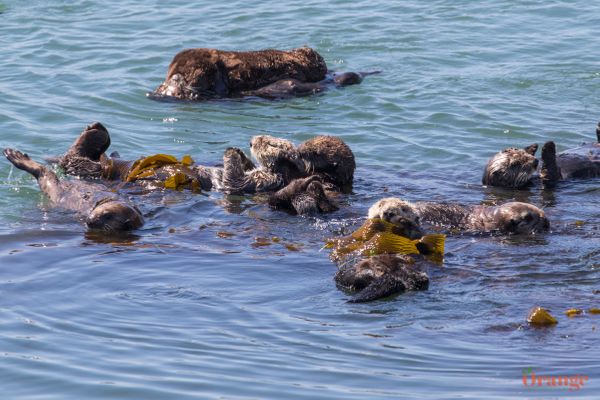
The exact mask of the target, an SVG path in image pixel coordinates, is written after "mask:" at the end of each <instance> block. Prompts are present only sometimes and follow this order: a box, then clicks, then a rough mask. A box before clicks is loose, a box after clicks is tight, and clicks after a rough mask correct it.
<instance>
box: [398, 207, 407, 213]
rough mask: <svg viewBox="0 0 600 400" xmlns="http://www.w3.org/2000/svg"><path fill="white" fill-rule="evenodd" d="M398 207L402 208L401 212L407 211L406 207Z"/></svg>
mask: <svg viewBox="0 0 600 400" xmlns="http://www.w3.org/2000/svg"><path fill="white" fill-rule="evenodd" d="M400 209H401V210H402V212H407V211H408V208H406V207H401V208H400Z"/></svg>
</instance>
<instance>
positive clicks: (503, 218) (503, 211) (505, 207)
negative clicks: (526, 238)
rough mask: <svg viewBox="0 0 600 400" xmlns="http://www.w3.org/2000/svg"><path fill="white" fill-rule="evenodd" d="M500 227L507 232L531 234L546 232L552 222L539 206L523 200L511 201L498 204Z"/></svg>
mask: <svg viewBox="0 0 600 400" xmlns="http://www.w3.org/2000/svg"><path fill="white" fill-rule="evenodd" d="M498 213H499V218H500V221H499V222H500V223H499V228H500V230H501V231H503V232H506V233H517V234H530V233H540V232H545V231H547V230H548V229H550V223H549V222H548V218H546V215H545V214H544V212H543V211H542V210H541V209H539V208H538V207H536V206H534V205H532V204H528V203H521V202H517V201H514V202H510V203H506V204H502V205H500V206H498Z"/></svg>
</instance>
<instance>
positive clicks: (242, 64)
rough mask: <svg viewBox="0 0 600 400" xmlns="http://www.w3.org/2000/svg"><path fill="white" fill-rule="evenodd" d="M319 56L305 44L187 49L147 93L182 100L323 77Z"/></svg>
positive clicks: (311, 80)
mask: <svg viewBox="0 0 600 400" xmlns="http://www.w3.org/2000/svg"><path fill="white" fill-rule="evenodd" d="M326 73H327V66H326V65H325V61H324V60H323V57H321V55H319V53H317V52H316V51H314V50H313V49H311V48H309V47H302V48H299V49H294V50H290V51H281V50H273V49H268V50H260V51H222V50H216V49H188V50H183V51H181V52H179V53H178V54H177V55H175V57H174V58H173V61H171V64H170V65H169V70H168V71H167V76H166V78H165V81H164V82H163V83H162V84H161V85H160V86H159V87H158V88H157V89H156V90H155V91H154V92H153V93H152V94H151V96H152V97H160V96H169V97H173V98H177V99H182V100H203V99H208V98H213V97H233V96H239V95H241V94H242V92H244V91H251V90H256V89H260V88H262V87H264V86H267V85H270V84H272V83H275V82H277V81H279V80H281V79H296V80H298V81H300V82H318V81H321V80H323V79H325V75H326Z"/></svg>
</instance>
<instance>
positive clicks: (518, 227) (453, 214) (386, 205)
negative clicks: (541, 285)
mask: <svg viewBox="0 0 600 400" xmlns="http://www.w3.org/2000/svg"><path fill="white" fill-rule="evenodd" d="M413 215H414V216H417V217H418V218H419V219H416V220H415V218H414V217H411V216H413ZM368 217H369V218H381V219H383V220H386V221H388V222H392V223H394V221H395V220H396V219H397V218H406V219H413V220H415V223H416V224H418V223H419V221H426V222H428V223H430V224H433V225H441V226H444V227H447V228H449V229H460V230H466V231H472V232H493V231H497V232H500V233H514V234H531V233H538V232H544V231H547V230H548V229H550V223H549V222H548V219H547V218H546V215H545V214H544V212H543V211H542V210H541V209H539V208H538V207H536V206H534V205H532V204H528V203H521V202H516V201H515V202H508V203H504V204H501V205H497V206H484V205H477V206H463V205H460V204H451V203H430V202H417V203H409V202H408V201H405V200H401V199H398V198H394V197H390V198H386V199H382V200H379V201H378V202H377V203H375V204H374V205H373V206H371V208H370V209H369V215H368Z"/></svg>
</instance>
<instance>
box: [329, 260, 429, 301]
mask: <svg viewBox="0 0 600 400" xmlns="http://www.w3.org/2000/svg"><path fill="white" fill-rule="evenodd" d="M417 262H418V264H417ZM427 263H428V261H427V260H426V259H424V258H415V257H414V256H408V255H402V254H382V255H378V256H373V257H368V258H364V259H361V260H360V261H358V262H357V263H356V264H353V265H351V264H348V265H344V266H342V267H341V268H340V269H339V270H338V272H337V273H336V274H335V278H334V279H335V282H336V284H337V285H338V286H339V287H340V288H342V289H344V290H348V291H352V292H359V293H358V294H357V295H356V296H355V297H354V298H353V299H351V300H349V302H350V303H364V302H367V301H373V300H378V299H381V298H384V297H388V296H391V295H394V294H398V293H402V292H405V291H415V290H427V289H428V288H429V277H428V276H427V274H426V273H425V272H424V271H422V270H421V269H420V268H421V267H422V266H423V265H426V264H427Z"/></svg>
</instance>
